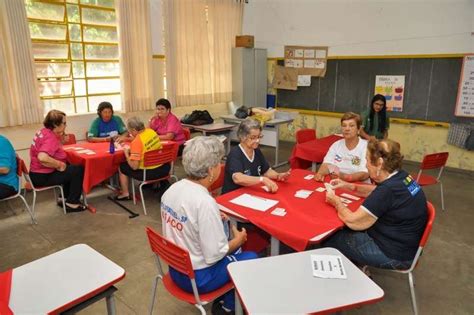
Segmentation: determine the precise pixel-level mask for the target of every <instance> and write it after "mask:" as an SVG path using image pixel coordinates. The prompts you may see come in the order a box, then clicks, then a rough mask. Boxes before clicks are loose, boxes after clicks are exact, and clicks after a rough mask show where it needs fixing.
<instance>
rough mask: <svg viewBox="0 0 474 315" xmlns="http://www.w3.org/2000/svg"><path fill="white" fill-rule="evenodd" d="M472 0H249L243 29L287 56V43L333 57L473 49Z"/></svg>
mask: <svg viewBox="0 0 474 315" xmlns="http://www.w3.org/2000/svg"><path fill="white" fill-rule="evenodd" d="M471 32H474V1H473V0H438V1H435V0H415V1H410V0H398V1H389V0H379V1H376V0H291V1H290V0H250V1H249V3H248V4H246V5H245V11H244V23H243V33H244V34H249V35H255V41H256V45H255V46H256V47H259V48H267V49H268V56H269V57H282V56H283V46H284V45H308V46H311V45H322V46H329V55H331V56H344V55H346V56H348V55H349V56H352V55H363V56H365V55H403V54H443V53H467V52H474V36H473V35H471Z"/></svg>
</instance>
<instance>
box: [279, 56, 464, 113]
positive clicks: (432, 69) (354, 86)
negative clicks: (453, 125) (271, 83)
mask: <svg viewBox="0 0 474 315" xmlns="http://www.w3.org/2000/svg"><path fill="white" fill-rule="evenodd" d="M278 64H281V65H282V64H283V61H279V62H278ZM461 66H462V58H461V57H456V58H398V59H395V58H394V59H329V60H328V67H327V72H326V76H325V77H324V78H319V77H312V78H311V86H309V87H298V90H296V91H289V90H278V92H277V105H278V106H279V107H287V108H294V109H307V110H316V111H325V112H337V113H344V112H346V111H353V112H356V113H360V112H361V111H363V110H364V109H366V108H367V107H368V106H369V102H370V100H371V99H372V97H373V96H374V90H375V76H376V75H404V76H405V94H404V98H405V100H404V102H403V111H402V112H390V117H393V118H405V119H416V120H427V121H438V122H468V121H470V120H469V118H465V117H456V116H454V109H455V107H456V97H457V92H458V84H459V78H460V72H461Z"/></svg>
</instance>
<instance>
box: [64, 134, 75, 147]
mask: <svg viewBox="0 0 474 315" xmlns="http://www.w3.org/2000/svg"><path fill="white" fill-rule="evenodd" d="M67 136H68V137H69V139H68V141H66V142H64V143H63V144H64V145H68V144H76V135H75V134H73V133H68V134H67Z"/></svg>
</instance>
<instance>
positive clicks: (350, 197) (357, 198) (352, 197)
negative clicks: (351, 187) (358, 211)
mask: <svg viewBox="0 0 474 315" xmlns="http://www.w3.org/2000/svg"><path fill="white" fill-rule="evenodd" d="M341 197H345V198H347V199H352V200H360V198H359V197H356V196H352V195H350V194H346V193H342V194H341Z"/></svg>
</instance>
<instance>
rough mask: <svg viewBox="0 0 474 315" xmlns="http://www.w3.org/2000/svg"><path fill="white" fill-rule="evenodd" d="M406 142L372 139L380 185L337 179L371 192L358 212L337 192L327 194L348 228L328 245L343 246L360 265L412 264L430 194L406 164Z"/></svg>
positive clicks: (373, 170) (373, 173)
mask: <svg viewBox="0 0 474 315" xmlns="http://www.w3.org/2000/svg"><path fill="white" fill-rule="evenodd" d="M402 160H403V156H402V155H401V153H400V145H399V144H398V143H397V142H395V141H392V140H389V139H384V140H376V139H374V140H371V141H370V142H369V145H368V148H367V168H368V170H369V174H370V178H371V179H372V180H373V181H374V182H375V185H366V184H355V183H348V182H345V181H343V180H341V179H334V180H332V181H331V185H332V186H334V188H336V189H337V188H343V189H347V190H351V191H353V193H354V194H356V195H358V196H362V197H365V198H366V199H365V200H364V202H363V204H362V205H361V206H360V207H359V208H358V209H357V210H356V211H355V212H352V211H351V210H349V209H348V208H347V207H346V206H345V205H344V204H343V203H342V201H341V199H340V198H339V197H338V196H336V195H334V192H327V193H326V202H328V203H330V204H331V205H333V206H334V207H335V209H336V211H337V214H338V216H339V218H340V219H341V220H342V221H343V222H344V224H345V225H346V227H345V228H344V229H343V230H340V231H339V232H337V233H336V234H334V235H333V236H331V237H330V238H329V239H328V240H327V241H326V242H324V244H323V245H324V246H326V247H334V248H337V249H338V250H340V251H341V252H342V253H343V254H344V255H345V256H346V257H347V258H349V259H351V260H353V261H355V262H356V263H357V264H359V265H361V266H362V265H368V266H373V267H377V268H385V269H398V270H400V269H402V270H403V269H408V268H409V267H410V265H411V263H412V261H413V258H414V257H415V254H416V252H417V249H418V244H419V242H420V239H421V237H422V235H423V232H424V230H425V226H426V222H427V218H428V216H427V205H426V197H425V194H424V193H423V191H422V190H421V188H420V186H419V185H418V183H417V182H416V181H415V180H414V179H413V178H412V177H411V176H410V175H409V174H408V173H407V172H405V171H404V170H402V169H401V167H402Z"/></svg>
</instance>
